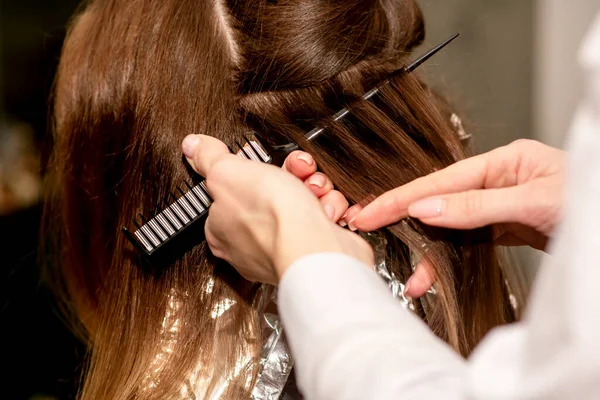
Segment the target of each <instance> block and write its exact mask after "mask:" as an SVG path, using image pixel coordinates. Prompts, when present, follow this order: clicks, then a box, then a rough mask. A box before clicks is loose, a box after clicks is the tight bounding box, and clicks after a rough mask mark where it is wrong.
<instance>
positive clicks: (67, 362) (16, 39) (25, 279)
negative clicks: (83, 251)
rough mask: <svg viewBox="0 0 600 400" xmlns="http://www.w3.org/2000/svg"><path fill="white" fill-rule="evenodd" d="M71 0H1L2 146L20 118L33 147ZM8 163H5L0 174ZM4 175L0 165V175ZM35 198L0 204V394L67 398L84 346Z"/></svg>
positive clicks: (39, 140) (42, 128) (40, 137)
mask: <svg viewBox="0 0 600 400" xmlns="http://www.w3.org/2000/svg"><path fill="white" fill-rule="evenodd" d="M77 3H78V2H77V1H75V0H37V1H34V0H20V1H15V0H9V1H6V0H2V1H1V9H0V11H1V20H0V27H1V28H0V29H1V33H0V35H1V36H0V38H1V41H0V52H1V54H2V63H1V64H0V71H1V78H0V85H1V86H0V94H1V98H0V111H1V116H0V118H1V120H0V123H1V125H2V132H1V133H0V146H2V145H3V144H6V143H7V142H8V140H9V139H8V138H9V136H10V135H11V134H13V135H14V133H11V128H10V127H11V126H13V125H14V124H17V123H19V124H23V123H25V124H26V125H27V126H28V127H29V128H31V129H30V131H31V132H32V133H33V138H34V143H35V145H36V147H35V150H38V153H37V156H39V154H40V153H39V150H41V149H42V146H43V142H44V137H45V133H46V131H47V126H46V124H47V115H48V109H47V104H48V95H49V90H50V88H51V85H52V79H53V73H54V70H55V68H56V65H57V61H58V57H59V52H60V46H61V44H62V40H63V37H64V34H65V32H64V28H65V25H66V22H67V21H68V19H69V17H70V16H71V15H72V13H73V11H74V10H75V9H76V7H77ZM11 168H12V166H11V165H8V166H7V165H5V166H4V169H3V171H4V179H7V177H6V175H7V173H10V172H11V170H10V169H11ZM2 179H3V175H2V174H1V172H0V181H2ZM40 211H41V206H40V204H39V203H38V202H34V203H33V204H27V205H24V206H23V207H21V206H20V205H19V207H17V208H16V209H14V210H12V211H11V212H10V213H7V212H2V210H1V203H0V249H1V252H0V346H1V347H0V363H1V370H2V373H1V374H0V382H1V383H0V398H2V399H55V398H56V399H68V398H73V397H74V393H75V390H74V389H75V384H76V378H77V377H78V374H79V372H78V368H79V365H80V360H81V357H82V355H83V354H84V348H83V347H82V346H81V344H79V342H78V341H77V340H76V339H75V338H74V337H73V336H72V335H71V333H70V332H69V330H68V329H66V328H65V327H64V325H63V324H62V322H61V321H60V319H59V318H58V314H57V312H56V310H55V305H54V302H53V300H52V294H51V293H50V291H49V289H48V288H47V287H46V286H45V285H44V284H43V283H42V281H41V279H40V277H41V274H40V269H39V264H38V262H37V259H38V254H37V244H38V237H37V236H38V227H39V218H40Z"/></svg>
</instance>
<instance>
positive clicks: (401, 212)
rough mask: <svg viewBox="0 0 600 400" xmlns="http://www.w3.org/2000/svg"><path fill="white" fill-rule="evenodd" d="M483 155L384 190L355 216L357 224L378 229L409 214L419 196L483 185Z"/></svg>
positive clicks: (359, 226) (366, 228)
mask: <svg viewBox="0 0 600 400" xmlns="http://www.w3.org/2000/svg"><path fill="white" fill-rule="evenodd" d="M483 156H485V155H482V156H477V157H473V158H469V159H466V160H463V161H460V162H458V163H456V164H453V165H451V166H449V167H447V168H445V169H443V170H440V171H437V172H434V173H432V174H429V175H427V176H425V177H422V178H418V179H416V180H414V181H412V182H410V183H408V184H406V185H404V186H401V187H398V188H396V189H393V190H390V191H388V192H386V193H384V194H383V195H381V196H379V197H378V198H377V199H375V200H374V201H373V202H372V203H370V204H369V205H367V206H366V207H365V208H364V209H363V210H362V212H361V213H360V214H358V215H357V216H356V218H355V219H354V221H353V224H354V226H356V227H357V228H358V229H360V230H362V231H372V230H375V229H379V228H381V227H383V226H387V225H390V224H392V223H395V222H398V221H400V220H401V219H404V218H406V217H407V216H408V206H409V205H410V204H412V203H414V202H415V201H417V200H419V199H422V198H425V197H429V196H433V195H439V194H446V193H452V192H459V191H464V190H468V189H474V188H480V187H482V185H483V183H484V181H485V176H486V174H487V162H488V161H487V159H486V158H485V157H483Z"/></svg>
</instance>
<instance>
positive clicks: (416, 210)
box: [408, 199, 446, 218]
mask: <svg viewBox="0 0 600 400" xmlns="http://www.w3.org/2000/svg"><path fill="white" fill-rule="evenodd" d="M445 206H446V201H445V200H444V199H425V200H421V201H417V202H416V203H413V204H411V205H410V206H409V207H408V215H409V216H411V217H413V218H435V217H439V216H440V215H442V213H443V212H444V207H445Z"/></svg>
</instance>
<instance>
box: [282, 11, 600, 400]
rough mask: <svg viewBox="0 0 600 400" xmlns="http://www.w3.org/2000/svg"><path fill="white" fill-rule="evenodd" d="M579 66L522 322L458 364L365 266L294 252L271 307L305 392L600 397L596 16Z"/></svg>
mask: <svg viewBox="0 0 600 400" xmlns="http://www.w3.org/2000/svg"><path fill="white" fill-rule="evenodd" d="M582 65H583V66H584V69H585V70H586V72H587V73H588V75H589V76H588V82H589V84H588V86H587V88H586V89H587V94H586V95H587V98H586V101H585V102H584V103H583V104H582V106H581V108H580V111H579V113H578V115H577V118H576V122H575V124H574V127H573V132H572V135H571V137H572V139H571V143H570V154H571V157H570V160H569V167H568V178H567V187H566V193H567V199H566V203H565V207H564V212H563V214H564V218H563V223H562V226H561V227H560V229H559V232H558V235H557V239H556V241H555V243H554V246H553V253H554V256H553V257H552V258H551V259H548V262H547V263H546V265H544V266H543V267H542V269H541V272H540V277H539V278H538V280H537V282H536V287H535V288H534V291H533V293H532V296H531V300H530V304H529V309H528V312H527V315H526V317H525V319H524V320H523V321H522V322H520V323H517V324H513V325H511V326H506V327H501V328H497V329H495V330H494V331H492V332H491V333H490V334H489V335H488V336H487V337H486V338H485V339H484V340H483V342H482V343H481V344H480V345H479V347H478V348H477V349H476V350H475V352H474V354H473V355H472V356H471V358H470V359H469V360H463V359H462V358H460V357H459V356H458V355H457V354H455V353H454V352H453V351H452V350H451V349H450V348H449V347H448V346H447V345H446V344H445V343H442V342H441V341H440V340H439V339H438V338H436V337H435V336H434V335H433V334H432V333H431V332H430V331H429V330H428V329H427V327H426V326H425V325H424V324H423V323H422V322H421V321H420V320H419V319H418V318H416V317H415V316H414V315H413V314H412V313H411V312H409V311H406V310H404V309H402V307H401V306H400V304H399V302H398V301H396V300H394V299H393V298H392V297H391V295H390V293H389V291H388V289H387V287H386V286H385V285H384V283H383V281H382V280H381V279H380V278H379V276H377V275H376V274H375V272H374V271H372V270H371V269H370V268H369V267H367V266H366V265H363V264H361V263H360V262H358V261H356V260H354V259H352V258H349V257H346V256H343V255H341V254H315V255H311V256H307V257H304V258H302V259H300V260H298V261H296V262H295V263H294V264H293V265H291V266H290V268H289V269H288V271H287V272H286V274H285V275H284V277H283V279H282V281H281V283H280V288H279V309H280V315H281V317H282V320H283V323H284V325H285V327H286V331H287V338H288V342H289V345H290V347H291V350H292V354H293V356H294V358H295V363H296V364H295V365H296V375H297V378H298V384H299V388H300V390H301V391H302V392H303V394H304V395H305V397H306V398H307V399H309V400H321V399H322V400H330V399H339V400H349V399H357V400H358V399H360V400H363V399H373V400H387V399H402V400H407V399H444V400H448V399H469V400H496V399H497V400H501V399H502V400H506V399H511V400H512V399H517V400H533V399H545V400H565V399H578V400H587V399H589V400H592V399H600V250H599V249H600V17H599V19H598V22H597V24H596V28H595V30H594V31H593V34H592V35H591V36H590V38H589V40H588V41H587V44H586V46H584V51H583V53H582Z"/></svg>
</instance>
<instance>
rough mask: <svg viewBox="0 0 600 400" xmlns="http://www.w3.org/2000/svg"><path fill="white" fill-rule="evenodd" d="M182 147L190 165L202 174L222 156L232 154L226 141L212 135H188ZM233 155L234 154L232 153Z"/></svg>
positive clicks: (204, 174)
mask: <svg viewBox="0 0 600 400" xmlns="http://www.w3.org/2000/svg"><path fill="white" fill-rule="evenodd" d="M181 149H182V151H183V154H184V155H185V157H186V159H187V161H188V163H189V164H190V166H191V167H192V168H193V169H194V171H196V172H197V173H198V174H200V175H201V176H204V177H206V174H207V171H208V170H209V168H210V167H211V166H212V165H213V164H214V163H215V161H217V160H219V159H220V158H222V157H224V156H226V155H231V153H230V152H229V149H228V148H227V146H226V145H225V143H223V142H221V141H220V140H219V139H216V138H214V137H211V136H206V135H188V136H186V138H185V139H184V140H183V143H182V144H181ZM231 156H232V157H233V155H231Z"/></svg>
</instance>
